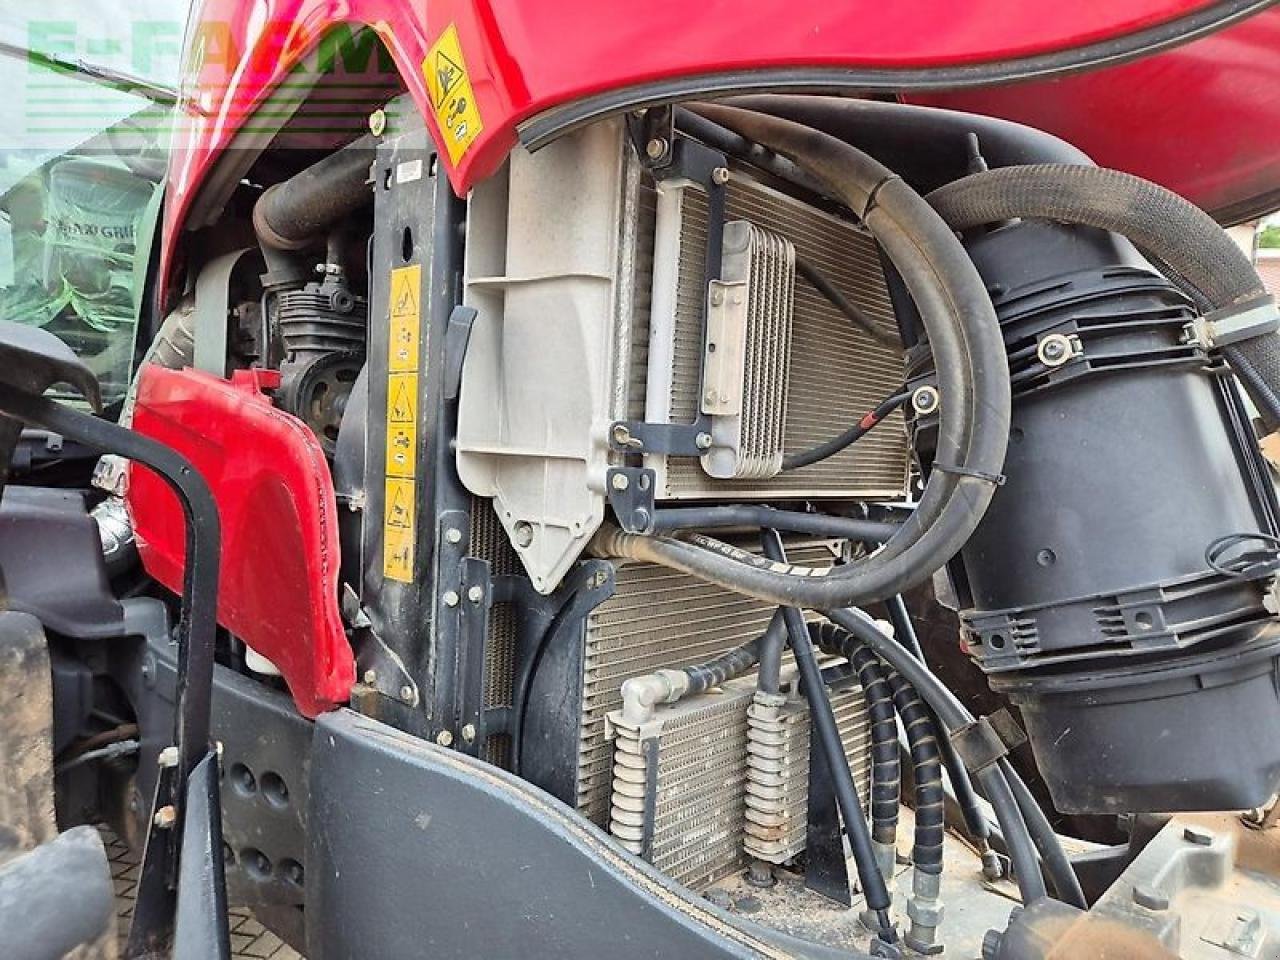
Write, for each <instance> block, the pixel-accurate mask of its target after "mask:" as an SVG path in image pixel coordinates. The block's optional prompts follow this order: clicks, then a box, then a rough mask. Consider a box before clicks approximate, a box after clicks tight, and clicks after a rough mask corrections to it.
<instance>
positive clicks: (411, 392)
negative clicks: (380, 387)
mask: <svg viewBox="0 0 1280 960" xmlns="http://www.w3.org/2000/svg"><path fill="white" fill-rule="evenodd" d="M417 422H418V375H417V374H416V373H393V374H391V376H389V377H387V429H388V430H390V429H391V424H393V423H417Z"/></svg>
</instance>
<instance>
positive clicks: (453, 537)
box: [444, 527, 462, 543]
mask: <svg viewBox="0 0 1280 960" xmlns="http://www.w3.org/2000/svg"><path fill="white" fill-rule="evenodd" d="M444 538H445V539H446V540H448V541H449V542H450V543H461V542H462V531H461V530H459V529H458V528H457V527H450V528H449V529H448V530H446V531H445V532H444Z"/></svg>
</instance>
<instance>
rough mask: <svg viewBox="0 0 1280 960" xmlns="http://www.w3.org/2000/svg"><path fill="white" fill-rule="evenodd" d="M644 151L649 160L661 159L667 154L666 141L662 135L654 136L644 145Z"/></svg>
mask: <svg viewBox="0 0 1280 960" xmlns="http://www.w3.org/2000/svg"><path fill="white" fill-rule="evenodd" d="M644 152H645V153H646V154H647V155H648V157H649V159H650V160H661V159H662V158H663V157H665V156H666V155H667V141H666V140H664V139H663V138H662V137H654V138H653V139H652V140H650V141H649V142H648V143H646V144H645V145H644Z"/></svg>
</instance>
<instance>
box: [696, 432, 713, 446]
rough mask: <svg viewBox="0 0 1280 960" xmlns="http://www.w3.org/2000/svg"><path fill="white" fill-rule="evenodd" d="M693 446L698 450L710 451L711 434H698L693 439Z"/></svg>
mask: <svg viewBox="0 0 1280 960" xmlns="http://www.w3.org/2000/svg"><path fill="white" fill-rule="evenodd" d="M693 445H694V446H695V447H697V448H698V449H699V450H710V449H711V434H709V433H700V434H698V435H697V436H696V437H694V438H693Z"/></svg>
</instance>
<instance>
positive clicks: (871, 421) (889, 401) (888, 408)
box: [782, 390, 911, 470]
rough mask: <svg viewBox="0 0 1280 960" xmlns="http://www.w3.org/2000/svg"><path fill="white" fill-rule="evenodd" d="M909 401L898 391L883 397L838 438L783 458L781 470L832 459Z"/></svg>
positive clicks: (905, 394)
mask: <svg viewBox="0 0 1280 960" xmlns="http://www.w3.org/2000/svg"><path fill="white" fill-rule="evenodd" d="M910 399H911V394H910V392H908V391H906V390H899V391H898V392H897V393H895V394H892V395H891V396H888V397H885V399H883V400H881V401H880V402H879V403H878V404H876V406H875V409H873V410H869V411H867V413H865V414H864V415H863V417H862V419H861V420H859V421H858V422H857V423H855V424H854V425H853V426H852V427H850V428H849V429H848V430H846V431H844V433H842V434H840V435H839V436H837V437H832V438H831V439H830V440H826V441H824V442H823V443H819V444H817V445H816V446H813V447H810V448H809V449H808V450H802V451H801V452H800V453H793V454H790V455H789V456H785V457H783V458H782V469H783V470H798V469H800V468H801V467H807V466H809V464H811V463H818V462H819V461H822V460H826V459H827V458H828V457H834V456H835V455H836V454H837V453H839V452H840V451H841V450H844V449H845V448H846V447H848V446H850V445H852V444H854V443H857V442H858V441H859V440H861V439H862V438H863V437H865V436H866V435H867V434H868V433H870V432H871V431H872V430H873V429H875V427H876V425H877V424H879V423H880V421H882V420H883V419H884V418H885V417H887V416H889V414H891V413H893V411H895V410H897V409H898V408H899V407H900V406H902V405H903V404H904V403H906V402H907V401H908V400H910Z"/></svg>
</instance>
